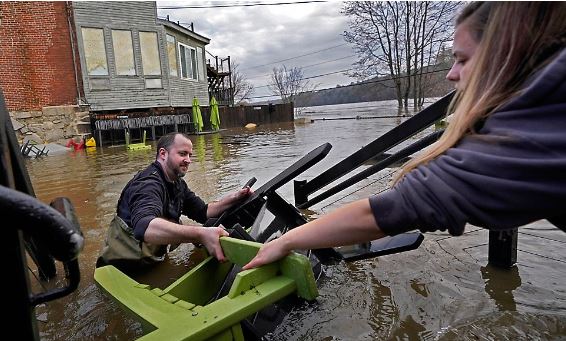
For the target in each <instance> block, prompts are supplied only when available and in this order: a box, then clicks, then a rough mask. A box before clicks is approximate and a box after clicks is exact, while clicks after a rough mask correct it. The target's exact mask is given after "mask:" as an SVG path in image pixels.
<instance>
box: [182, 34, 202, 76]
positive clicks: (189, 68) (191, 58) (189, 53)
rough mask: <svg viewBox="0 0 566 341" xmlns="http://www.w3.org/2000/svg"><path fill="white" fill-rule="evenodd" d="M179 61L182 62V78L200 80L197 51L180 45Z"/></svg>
mask: <svg viewBox="0 0 566 341" xmlns="http://www.w3.org/2000/svg"><path fill="white" fill-rule="evenodd" d="M179 59H180V60H181V77H182V78H188V79H195V80H198V79H199V77H198V66H197V51H196V50H195V49H194V48H192V47H189V46H187V45H185V44H181V43H179Z"/></svg>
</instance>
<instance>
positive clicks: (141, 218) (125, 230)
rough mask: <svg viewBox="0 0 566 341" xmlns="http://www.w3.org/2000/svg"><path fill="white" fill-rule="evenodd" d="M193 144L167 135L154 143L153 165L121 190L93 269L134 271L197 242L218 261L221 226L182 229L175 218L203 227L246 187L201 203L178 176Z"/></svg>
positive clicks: (243, 193) (177, 135)
mask: <svg viewBox="0 0 566 341" xmlns="http://www.w3.org/2000/svg"><path fill="white" fill-rule="evenodd" d="M192 154H193V144H192V142H191V140H190V139H189V137H188V136H186V135H185V134H182V133H170V134H167V135H165V136H163V137H161V138H160V139H159V141H158V142H157V154H156V157H155V162H153V163H152V164H151V165H149V166H148V167H147V168H146V169H144V170H143V171H141V172H139V173H138V174H136V175H135V176H134V178H133V179H132V180H130V181H129V182H128V184H127V185H126V187H124V189H123V190H122V193H121V195H120V199H119V200H118V204H117V209H116V215H115V216H114V219H113V220H112V222H111V223H110V227H109V229H108V235H107V237H106V241H105V245H104V247H103V249H102V254H101V256H100V257H99V258H98V261H97V263H96V266H97V267H99V266H103V265H107V264H110V265H115V266H117V267H119V268H121V269H125V270H137V269H140V268H143V267H144V266H147V265H151V264H155V263H158V262H161V261H163V260H164V258H165V255H166V254H167V252H168V251H170V246H171V244H179V243H187V242H189V243H199V244H203V245H204V246H205V247H206V249H207V250H208V252H209V253H210V254H211V255H213V256H214V257H216V258H217V259H218V260H220V261H223V260H224V254H223V252H222V248H221V247H220V242H219V238H220V237H222V236H226V235H228V233H227V232H226V231H225V230H224V229H223V228H222V227H202V226H194V225H183V224H181V222H180V217H181V214H183V215H185V216H187V217H189V218H191V219H193V220H195V221H197V222H199V223H204V222H205V221H206V220H207V219H208V218H213V217H218V216H220V214H221V213H222V212H224V211H225V210H227V209H228V208H230V207H232V206H233V205H235V204H237V203H238V202H241V201H242V200H243V199H245V198H247V197H248V196H249V195H250V193H251V190H250V188H249V187H246V188H243V189H240V190H238V191H236V192H234V193H231V194H229V195H227V196H225V197H224V198H222V199H220V200H219V201H213V202H210V203H208V204H206V203H205V202H204V201H203V200H202V199H201V198H199V197H198V196H197V195H196V194H195V193H194V192H192V191H191V190H190V189H189V188H188V186H187V183H186V182H185V181H184V180H183V177H184V176H185V174H186V173H187V171H188V167H189V164H190V163H191V156H192Z"/></svg>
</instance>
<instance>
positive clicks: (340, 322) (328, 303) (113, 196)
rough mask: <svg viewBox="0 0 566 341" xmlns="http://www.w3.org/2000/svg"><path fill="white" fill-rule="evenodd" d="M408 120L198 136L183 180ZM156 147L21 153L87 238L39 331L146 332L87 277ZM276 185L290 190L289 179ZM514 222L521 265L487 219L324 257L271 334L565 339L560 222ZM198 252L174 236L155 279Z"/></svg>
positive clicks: (207, 181)
mask: <svg viewBox="0 0 566 341" xmlns="http://www.w3.org/2000/svg"><path fill="white" fill-rule="evenodd" d="M392 105H393V103H391V102H379V103H362V104H350V105H337V106H326V107H315V108H303V109H302V113H301V114H302V115H304V116H305V117H311V118H337V117H356V116H360V118H363V117H369V116H390V115H395V114H396V110H394V109H392ZM402 120H403V119H402V118H390V117H388V118H373V119H353V120H316V121H314V123H308V124H292V123H291V124H278V125H266V126H259V127H258V128H256V129H255V130H244V129H231V130H227V131H223V132H221V133H219V134H211V135H201V136H193V137H192V140H193V144H194V154H195V155H194V158H193V161H194V162H193V164H191V166H190V171H189V173H188V174H187V176H186V177H185V180H186V181H187V183H188V184H189V187H190V188H191V189H193V190H194V191H195V192H196V193H198V194H199V195H200V196H201V197H202V198H203V199H205V200H206V201H208V200H213V199H217V198H219V197H221V196H222V195H223V194H225V193H227V192H229V191H232V190H235V189H237V188H239V187H240V186H241V185H242V184H243V183H245V182H246V181H247V180H248V179H249V178H250V177H252V176H255V177H256V178H257V179H258V182H257V184H256V186H255V187H259V186H260V185H262V184H263V183H265V182H266V181H268V180H269V179H271V178H272V177H273V176H275V175H276V174H277V173H279V172H280V171H282V170H284V169H285V168H286V167H288V166H289V165H291V164H292V163H293V162H294V161H296V160H297V159H299V158H300V157H302V156H303V155H305V154H306V153H308V152H309V151H311V150H312V149H314V148H316V147H318V146H320V145H321V144H323V143H325V142H330V143H331V144H332V145H333V148H332V150H331V152H330V153H329V155H328V156H327V157H326V158H325V159H324V160H323V161H321V162H320V163H319V164H317V165H315V166H314V167H313V168H311V169H309V170H308V171H306V172H305V173H304V174H302V175H301V176H299V177H298V178H297V179H311V178H313V177H314V176H316V175H317V174H319V173H320V172H321V171H323V170H325V169H327V168H328V167H330V166H332V165H333V164H335V163H336V162H337V161H339V160H341V159H343V158H344V157H346V156H347V155H349V154H350V153H352V152H354V151H356V150H358V149H359V148H361V147H362V146H364V145H366V144H367V143H369V142H371V141H372V140H373V139H375V138H377V137H378V136H380V135H381V134H383V133H384V132H386V131H387V130H389V129H391V128H392V127H394V126H396V125H397V124H399V122H401V121H402ZM154 153H155V150H154V149H153V150H151V151H135V152H127V151H126V149H125V147H124V146H115V147H104V148H97V149H96V150H92V151H90V150H88V151H78V152H69V153H65V154H60V155H52V156H49V157H45V158H42V159H33V160H28V161H27V163H26V165H27V167H28V170H29V173H30V176H31V179H32V183H33V186H34V189H35V191H36V194H37V196H38V197H39V198H40V199H41V200H43V201H45V202H48V201H50V200H52V199H53V198H55V197H58V196H66V197H69V198H70V199H71V201H72V202H73V203H74V205H75V208H76V211H77V214H78V216H79V219H80V223H81V227H82V230H83V232H84V234H85V237H86V244H85V249H84V250H83V252H82V253H81V255H80V267H81V272H82V274H81V283H80V286H79V288H78V290H77V291H75V292H74V293H73V294H71V295H69V296H67V297H65V298H63V299H59V300H56V301H53V302H50V303H48V304H44V305H41V306H39V307H38V308H37V309H36V313H37V318H38V321H39V322H38V324H39V330H40V335H41V338H42V340H127V339H134V338H137V337H140V336H142V331H141V326H140V324H139V323H137V322H136V321H135V320H133V319H132V318H130V317H128V316H127V315H126V314H125V313H124V312H123V311H122V310H121V309H120V308H119V307H118V306H117V305H116V304H115V303H113V302H112V301H111V300H110V299H108V298H107V297H106V296H105V295H104V294H102V293H101V291H100V290H99V289H98V288H97V287H96V286H95V284H94V282H93V277H92V276H93V270H94V264H95V261H96V258H97V257H98V253H99V251H100V249H101V246H102V242H103V239H104V237H105V233H106V228H107V226H108V223H109V222H110V220H111V218H112V215H113V214H114V211H115V206H116V202H117V200H118V197H119V195H120V191H121V190H122V188H123V187H124V185H125V184H126V182H127V181H128V180H129V179H130V178H131V177H132V176H133V175H134V174H135V173H136V172H137V171H138V170H141V169H142V168H144V167H145V166H146V165H147V164H149V163H150V162H152V161H153V160H154V157H155V155H154ZM362 168H363V167H362ZM390 178H391V170H384V171H382V172H380V173H378V174H375V175H373V176H371V177H370V178H368V179H367V180H365V181H363V182H361V183H360V184H358V185H356V186H355V187H354V188H351V189H348V190H345V191H343V192H341V193H339V194H337V195H335V196H334V197H331V198H329V199H327V200H325V201H323V202H321V203H320V204H318V205H316V206H314V207H312V208H311V211H309V212H305V213H307V214H308V215H309V216H310V217H316V216H317V215H318V214H320V213H324V212H325V211H328V210H332V209H333V208H335V207H337V206H338V205H339V204H341V203H345V202H349V201H352V200H354V199H357V198H362V197H366V196H368V195H370V194H372V193H377V192H379V191H381V190H383V189H384V188H386V185H387V183H388V181H389V180H390ZM278 192H279V193H280V194H281V195H282V196H283V197H284V198H286V199H287V200H288V201H290V202H293V192H292V184H289V185H286V186H284V187H282V188H281V189H280V190H279V191H278ZM520 231H521V233H520V234H519V246H518V248H519V252H518V259H519V260H518V265H517V267H515V268H513V269H512V270H498V269H495V268H492V267H489V266H487V265H486V264H487V245H486V243H487V241H488V239H487V238H488V236H487V232H486V231H485V230H482V229H479V228H477V227H474V226H468V227H467V232H466V234H465V235H464V236H462V237H458V238H452V237H450V236H448V235H446V234H443V233H432V234H428V235H426V238H425V241H424V242H423V244H422V245H421V247H420V248H419V249H417V250H414V251H410V252H406V253H402V254H397V255H390V256H384V257H380V258H375V259H370V260H364V261H358V262H354V263H340V264H338V265H335V266H329V267H326V268H325V277H324V278H323V280H322V281H321V283H320V285H319V291H320V297H319V298H318V300H317V301H316V302H315V303H311V304H306V303H305V304H304V305H302V306H300V307H297V309H296V310H295V311H293V312H292V313H291V314H290V315H289V316H288V317H287V318H286V319H285V321H284V322H283V324H281V325H280V326H279V327H278V328H277V329H276V330H275V332H274V333H273V334H272V335H269V339H273V340H374V339H397V338H400V339H424V340H478V339H480V340H492V339H493V340H495V339H508V340H515V339H564V338H566V286H565V284H564V283H565V282H566V281H565V280H566V255H565V254H564V246H566V235H565V234H564V233H562V232H561V231H559V230H557V229H555V228H553V227H552V226H551V225H550V224H548V223H546V222H537V223H534V224H531V225H529V226H527V227H524V228H522V229H521V230H520ZM197 261H198V259H195V256H194V255H192V252H191V247H190V246H185V247H181V248H180V249H178V250H176V251H175V252H174V253H173V255H172V257H171V260H170V262H169V263H168V264H165V265H164V266H163V267H160V268H159V269H157V270H156V272H155V275H154V276H155V278H153V281H157V282H160V283H163V286H165V285H167V284H169V283H171V282H172V281H173V280H174V279H175V278H177V277H178V276H179V275H180V274H181V273H183V272H185V271H186V270H187V269H188V268H189V267H190V266H192V265H193V264H194V263H195V262H197ZM152 275H153V274H152ZM32 282H33V283H32V285H33V287H34V289H35V290H41V285H43V286H46V287H48V286H50V285H53V283H49V284H40V283H39V282H37V281H36V280H34V279H33V278H32ZM56 284H57V283H56ZM59 284H60V283H59Z"/></svg>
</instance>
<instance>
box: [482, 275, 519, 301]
mask: <svg viewBox="0 0 566 341" xmlns="http://www.w3.org/2000/svg"><path fill="white" fill-rule="evenodd" d="M480 270H481V276H482V278H483V280H484V281H485V292H487V294H488V295H489V297H491V298H492V299H493V300H494V301H495V304H496V305H497V307H498V308H499V310H501V311H516V310H517V304H516V303H515V297H514V296H513V290H515V289H517V288H518V287H520V286H521V276H519V268H518V267H517V266H514V267H512V268H511V269H499V268H496V267H493V266H491V265H488V266H482V267H481V269H480Z"/></svg>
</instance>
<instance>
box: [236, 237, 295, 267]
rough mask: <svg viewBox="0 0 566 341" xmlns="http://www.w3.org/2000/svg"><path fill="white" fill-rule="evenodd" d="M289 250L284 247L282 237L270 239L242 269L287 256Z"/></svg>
mask: <svg viewBox="0 0 566 341" xmlns="http://www.w3.org/2000/svg"><path fill="white" fill-rule="evenodd" d="M290 252H291V250H289V249H288V248H287V247H286V244H285V242H284V240H283V239H281V238H278V239H275V240H272V241H270V242H269V243H267V244H263V245H262V246H261V249H259V252H258V253H257V255H256V256H255V257H254V258H253V259H252V260H251V261H250V262H249V263H248V264H246V265H244V267H242V270H248V269H252V268H257V267H259V266H262V265H265V264H269V263H273V262H275V261H276V260H279V259H281V258H283V257H285V256H287V255H288V254H289V253H290Z"/></svg>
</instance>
